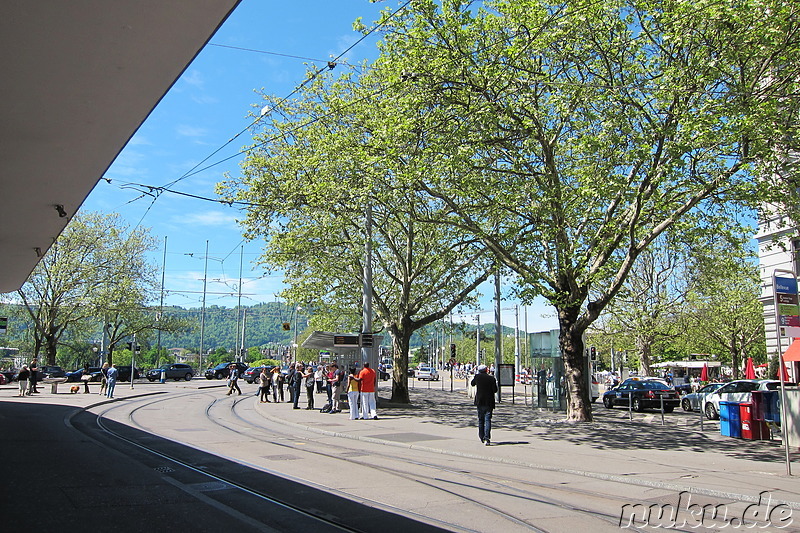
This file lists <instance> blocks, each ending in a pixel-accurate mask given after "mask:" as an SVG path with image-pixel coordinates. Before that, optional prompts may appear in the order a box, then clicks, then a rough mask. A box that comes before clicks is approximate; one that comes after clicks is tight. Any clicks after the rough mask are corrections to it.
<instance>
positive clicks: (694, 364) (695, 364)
mask: <svg viewBox="0 0 800 533" xmlns="http://www.w3.org/2000/svg"><path fill="white" fill-rule="evenodd" d="M705 365H708V368H719V367H720V366H722V363H721V362H719V361H665V362H663V363H656V364H654V365H650V368H672V367H679V368H703V367H704V366H705Z"/></svg>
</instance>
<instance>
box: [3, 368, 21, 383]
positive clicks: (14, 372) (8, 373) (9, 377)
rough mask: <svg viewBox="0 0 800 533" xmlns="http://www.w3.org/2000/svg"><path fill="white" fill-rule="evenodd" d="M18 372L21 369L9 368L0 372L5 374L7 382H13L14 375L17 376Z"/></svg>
mask: <svg viewBox="0 0 800 533" xmlns="http://www.w3.org/2000/svg"><path fill="white" fill-rule="evenodd" d="M18 373H19V370H13V369H9V370H3V371H2V372H0V374H2V375H3V376H5V378H6V383H11V382H12V381H14V377H15V376H16V375H17V374H18Z"/></svg>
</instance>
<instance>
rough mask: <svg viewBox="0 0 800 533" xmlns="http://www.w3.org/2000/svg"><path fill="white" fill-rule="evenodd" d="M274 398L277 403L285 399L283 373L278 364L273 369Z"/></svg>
mask: <svg viewBox="0 0 800 533" xmlns="http://www.w3.org/2000/svg"><path fill="white" fill-rule="evenodd" d="M278 398H280V400H278ZM272 400H273V401H274V402H275V403H278V402H279V401H281V402H282V401H283V373H282V372H281V369H280V367H277V366H276V367H275V368H273V369H272Z"/></svg>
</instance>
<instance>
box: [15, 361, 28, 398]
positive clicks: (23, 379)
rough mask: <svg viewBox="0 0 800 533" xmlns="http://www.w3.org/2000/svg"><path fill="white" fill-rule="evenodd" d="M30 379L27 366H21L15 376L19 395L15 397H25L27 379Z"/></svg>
mask: <svg viewBox="0 0 800 533" xmlns="http://www.w3.org/2000/svg"><path fill="white" fill-rule="evenodd" d="M30 377H31V371H30V370H28V365H22V368H21V369H20V371H19V374H18V375H17V382H18V383H19V394H17V396H25V394H26V393H27V392H28V379H30Z"/></svg>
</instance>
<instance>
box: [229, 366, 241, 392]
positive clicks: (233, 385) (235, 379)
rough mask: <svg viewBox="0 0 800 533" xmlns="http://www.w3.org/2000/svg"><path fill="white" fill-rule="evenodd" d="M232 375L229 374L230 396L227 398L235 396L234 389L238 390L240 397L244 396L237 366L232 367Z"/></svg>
mask: <svg viewBox="0 0 800 533" xmlns="http://www.w3.org/2000/svg"><path fill="white" fill-rule="evenodd" d="M229 368H230V373H229V374H228V394H226V395H225V396H230V395H231V394H233V389H236V390H237V391H238V392H239V396H241V395H242V389H240V388H239V369H238V368H237V367H236V365H231V366H230V367H229Z"/></svg>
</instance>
